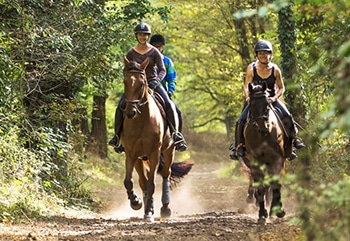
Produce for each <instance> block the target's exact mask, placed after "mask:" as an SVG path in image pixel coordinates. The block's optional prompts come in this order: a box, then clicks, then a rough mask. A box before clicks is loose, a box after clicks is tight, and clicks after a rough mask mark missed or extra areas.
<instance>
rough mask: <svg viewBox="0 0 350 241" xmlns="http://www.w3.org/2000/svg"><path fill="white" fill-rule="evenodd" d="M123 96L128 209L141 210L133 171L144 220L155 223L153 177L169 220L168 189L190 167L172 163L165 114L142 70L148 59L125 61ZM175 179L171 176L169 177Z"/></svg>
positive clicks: (171, 149) (163, 210)
mask: <svg viewBox="0 0 350 241" xmlns="http://www.w3.org/2000/svg"><path fill="white" fill-rule="evenodd" d="M124 64H125V73H124V94H125V109H124V115H125V116H126V117H125V118H124V122H123V131H122V133H121V143H122V145H123V146H124V148H125V156H126V161H125V168H126V173H125V179H124V186H125V188H126V190H127V195H128V199H129V200H130V206H131V208H133V209H134V210H139V209H140V208H141V207H142V200H141V198H139V197H138V196H137V195H136V194H135V192H134V190H133V179H132V173H133V170H134V168H135V170H136V172H137V173H138V176H139V185H140V187H141V189H142V191H143V203H144V220H145V221H150V222H153V221H154V202H153V194H154V191H155V176H156V173H157V172H158V173H159V174H160V175H161V176H162V178H163V182H162V197H161V201H162V205H163V206H162V207H161V217H163V218H166V217H169V216H171V209H170V207H169V203H170V187H171V179H172V178H173V179H174V178H176V177H178V178H181V177H183V176H184V175H186V174H187V173H188V172H189V171H190V169H191V167H192V165H193V164H192V163H190V162H182V163H180V164H175V163H173V161H174V157H175V146H174V143H173V140H172V138H171V134H170V130H169V128H168V126H167V121H166V118H165V112H164V111H162V107H161V105H160V104H159V103H158V102H157V101H156V99H155V98H154V96H153V94H156V93H153V94H152V93H150V90H149V89H148V84H147V79H146V74H145V69H146V67H147V65H148V64H149V58H147V59H146V60H145V61H144V62H143V63H141V64H139V63H136V62H134V61H129V60H128V59H127V58H126V57H124ZM172 172H173V173H174V175H171V173H172Z"/></svg>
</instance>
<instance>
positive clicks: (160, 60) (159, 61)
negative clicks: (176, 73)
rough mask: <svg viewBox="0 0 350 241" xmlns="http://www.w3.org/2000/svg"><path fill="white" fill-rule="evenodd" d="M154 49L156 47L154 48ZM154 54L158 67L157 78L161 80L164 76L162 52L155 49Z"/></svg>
mask: <svg viewBox="0 0 350 241" xmlns="http://www.w3.org/2000/svg"><path fill="white" fill-rule="evenodd" d="M155 49H156V48H155ZM156 50H157V51H156V54H155V58H154V60H155V63H156V66H157V68H158V75H157V80H158V81H159V82H161V81H162V80H163V79H164V76H165V74H166V70H165V66H164V63H163V57H162V54H161V53H160V52H159V51H158V49H156Z"/></svg>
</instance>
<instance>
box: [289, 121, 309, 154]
mask: <svg viewBox="0 0 350 241" xmlns="http://www.w3.org/2000/svg"><path fill="white" fill-rule="evenodd" d="M287 127H288V129H289V134H290V137H291V138H292V139H293V146H294V147H295V149H297V150H299V149H302V148H304V147H305V144H304V143H303V142H302V140H301V139H300V138H298V137H297V134H298V128H297V126H296V124H295V121H294V118H293V116H292V115H289V116H287Z"/></svg>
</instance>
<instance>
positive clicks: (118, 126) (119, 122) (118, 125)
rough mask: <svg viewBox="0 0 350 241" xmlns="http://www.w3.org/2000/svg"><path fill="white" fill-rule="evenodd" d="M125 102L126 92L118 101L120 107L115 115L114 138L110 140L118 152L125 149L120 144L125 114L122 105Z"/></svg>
mask: <svg viewBox="0 0 350 241" xmlns="http://www.w3.org/2000/svg"><path fill="white" fill-rule="evenodd" d="M124 102H125V96H124V94H123V95H122V97H121V98H120V101H119V103H118V107H117V109H116V110H115V116H114V136H113V138H112V139H111V140H110V141H109V142H108V144H109V145H111V146H113V147H114V150H115V151H116V152H118V153H122V152H123V151H124V147H123V146H122V145H121V144H120V133H121V131H122V127H123V121H124V116H123V112H122V107H123V105H124Z"/></svg>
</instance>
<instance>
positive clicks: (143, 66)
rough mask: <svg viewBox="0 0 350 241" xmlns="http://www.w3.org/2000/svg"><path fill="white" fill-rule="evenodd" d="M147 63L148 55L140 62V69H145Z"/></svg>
mask: <svg viewBox="0 0 350 241" xmlns="http://www.w3.org/2000/svg"><path fill="white" fill-rule="evenodd" d="M148 64H149V57H147V58H146V59H145V61H143V62H142V64H140V67H141V69H146V68H147V65H148Z"/></svg>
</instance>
